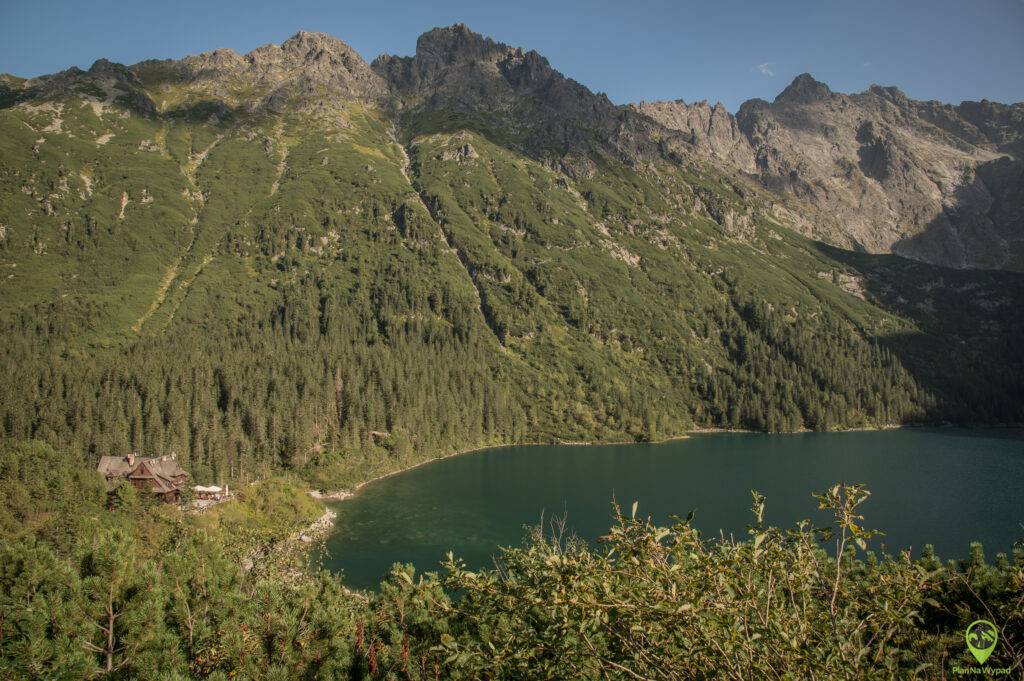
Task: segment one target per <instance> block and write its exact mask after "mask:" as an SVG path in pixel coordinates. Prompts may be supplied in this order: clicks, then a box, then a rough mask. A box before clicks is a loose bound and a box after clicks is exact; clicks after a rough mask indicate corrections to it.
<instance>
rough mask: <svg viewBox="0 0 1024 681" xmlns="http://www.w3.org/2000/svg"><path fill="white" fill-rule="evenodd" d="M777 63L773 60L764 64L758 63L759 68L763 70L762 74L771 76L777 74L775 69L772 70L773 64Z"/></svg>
mask: <svg viewBox="0 0 1024 681" xmlns="http://www.w3.org/2000/svg"><path fill="white" fill-rule="evenodd" d="M774 65H775V62H773V61H766V62H765V63H763V64H758V65H757V70H758V71H760V72H761V75H763V76H768V77H769V78H771V77H773V76H774V75H775V71H773V70H772V66H774Z"/></svg>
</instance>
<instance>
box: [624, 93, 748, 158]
mask: <svg viewBox="0 0 1024 681" xmlns="http://www.w3.org/2000/svg"><path fill="white" fill-rule="evenodd" d="M630 107H632V108H633V109H635V110H636V111H639V112H640V113H643V114H645V115H647V116H650V117H651V118H653V119H654V120H655V121H657V122H658V123H660V124H661V125H663V126H665V127H666V128H668V129H670V130H678V131H679V132H682V133H684V134H686V135H687V137H688V141H689V143H690V144H692V145H693V148H694V151H695V152H696V153H697V154H698V155H699V156H701V157H702V158H705V159H707V160H709V161H712V162H724V163H726V164H728V165H730V166H732V167H734V168H737V169H739V170H742V171H744V172H748V173H754V172H756V171H757V166H756V165H755V164H754V150H753V149H752V148H751V146H750V142H749V141H748V140H747V138H746V137H745V136H744V135H743V133H742V132H741V131H740V128H739V126H738V125H737V124H736V119H735V118H734V117H733V116H732V114H730V113H729V111H728V110H727V109H726V108H725V105H723V104H722V103H721V102H718V103H716V104H715V105H714V106H711V105H709V104H708V102H707V101H701V102H696V103H693V104H687V103H686V102H684V101H683V100H681V99H677V100H674V101H669V102H640V103H639V104H631V105H630Z"/></svg>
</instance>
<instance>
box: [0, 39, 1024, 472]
mask: <svg viewBox="0 0 1024 681" xmlns="http://www.w3.org/2000/svg"><path fill="white" fill-rule="evenodd" d="M445 30H447V31H448V33H447V34H445V33H443V31H442V34H440V36H438V35H436V32H432V33H431V34H428V36H429V39H428V36H425V37H424V38H423V39H421V43H423V44H421V51H420V52H419V53H418V54H417V56H416V57H415V58H410V59H408V60H406V61H403V60H396V59H395V58H389V59H384V60H378V62H376V63H375V65H374V69H375V70H371V69H370V68H369V67H368V66H367V65H366V64H365V63H363V62H362V61H361V60H359V58H358V55H355V53H354V52H352V51H351V49H350V48H348V47H347V46H345V45H344V44H343V43H340V42H338V41H335V40H333V39H328V38H326V37H324V36H318V35H316V34H300V35H299V36H296V37H295V38H293V39H291V40H289V41H288V42H287V43H285V44H283V45H282V46H281V47H280V48H278V47H274V46H269V47H267V48H260V49H259V50H256V51H254V52H253V53H251V54H250V55H245V56H244V57H241V56H238V55H234V54H233V53H226V52H225V51H218V52H215V53H210V54H207V55H201V56H200V57H193V58H188V59H186V60H182V61H181V62H144V63H143V64H140V65H137V66H135V67H132V68H131V69H125V68H124V67H119V66H116V65H110V64H107V63H98V64H97V65H96V66H94V67H93V69H91V70H90V71H89V72H81V71H70V72H65V73H64V74H59V75H58V76H54V77H50V78H48V79H41V80H37V81H26V82H21V81H14V80H5V81H4V85H3V87H4V90H3V96H2V97H0V102H2V108H0V225H2V226H3V229H2V231H0V324H2V327H3V338H4V340H5V342H4V344H3V345H4V347H3V350H2V366H3V371H4V378H5V380H4V381H3V387H2V388H0V390H2V395H0V417H2V421H0V423H2V431H3V434H4V435H7V436H10V437H16V438H30V437H36V438H42V439H46V440H49V441H51V442H53V443H54V444H57V445H59V446H61V447H64V448H66V449H68V450H71V451H77V452H80V453H81V455H82V456H83V457H84V458H87V459H91V458H92V457H94V456H96V455H98V454H101V453H104V454H105V453H110V452H122V451H126V450H129V449H135V450H138V451H144V452H153V453H162V452H167V451H175V452H177V453H178V455H179V457H180V458H181V459H182V460H183V462H184V464H185V466H186V468H187V469H189V470H191V471H193V473H194V474H195V475H197V476H199V477H204V478H205V477H218V478H230V479H245V478H252V477H254V476H256V475H258V474H260V472H261V471H262V470H263V469H266V468H272V467H279V466H287V467H293V468H302V469H305V470H307V471H310V474H311V475H314V476H316V477H318V478H320V479H322V480H324V481H325V482H337V481H346V480H352V479H356V478H363V477H366V476H369V475H371V474H372V473H373V472H375V471H381V470H386V469H391V468H395V467H398V466H400V465H403V464H407V463H410V462H413V461H416V460H421V459H423V458H426V457H429V456H434V455H437V454H439V453H444V452H448V451H452V450H455V449H463V448H467V447H470V446H476V445H484V444H490V443H497V442H507V441H530V440H553V439H561V440H594V439H603V440H613V439H655V438H660V437H665V436H669V435H675V434H679V433H682V432H684V431H685V430H687V429H691V428H694V427H728V428H753V429H759V430H773V431H783V430H795V429H801V428H812V429H831V428H841V427H856V426H872V425H885V424H894V423H910V422H920V421H942V420H956V421H970V422H1020V421H1021V420H1024V399H1022V398H1024V395H1022V394H1021V393H1022V389H1021V387H1020V386H1021V385H1022V382H1021V380H1020V379H1021V377H1022V376H1024V371H1022V360H1021V357H1022V353H1021V349H1022V348H1021V345H1022V343H1021V339H1022V337H1024V333H1022V324H1024V322H1022V315H1021V312H1020V310H1021V309H1022V308H1021V304H1022V303H1024V277H1022V276H1021V275H1019V274H1013V273H1005V272H987V271H974V272H964V271H954V270H946V269H941V268H936V267H931V266H927V265H923V264H919V263H912V262H909V261H906V260H902V259H900V258H896V257H890V256H868V255H860V254H853V253H850V252H846V251H841V250H837V249H832V248H829V247H825V246H823V245H821V244H818V243H816V242H813V241H809V240H807V239H805V238H804V237H802V236H800V235H799V234H798V233H797V232H796V231H794V230H792V229H791V228H790V227H791V225H792V224H793V220H795V219H798V218H799V216H798V215H796V214H795V213H794V212H793V210H794V209H795V206H789V205H788V204H785V203H784V202H783V201H782V200H781V199H779V198H778V197H775V196H773V195H770V194H768V193H766V191H765V190H763V189H760V188H758V187H756V186H754V184H753V183H751V182H749V181H747V180H745V179H744V178H743V177H740V176H737V175H734V174H732V173H730V172H729V171H728V170H724V169H718V168H715V167H713V166H711V165H709V164H708V163H707V162H706V161H703V160H700V159H699V158H698V157H697V156H695V155H690V154H688V152H687V148H686V145H685V142H684V141H682V140H680V139H676V138H673V137H672V135H671V133H670V132H669V131H665V130H663V129H662V130H660V131H659V132H658V137H657V139H658V140H659V141H657V142H655V141H654V140H655V138H654V137H653V136H651V134H650V131H651V130H655V129H656V128H657V126H658V124H657V123H655V122H654V121H653V120H651V119H648V118H646V117H645V116H643V115H642V114H639V113H636V112H632V111H626V110H621V109H619V108H618V107H614V106H613V105H611V104H610V103H607V100H606V99H603V98H602V97H599V96H597V95H593V94H591V93H589V91H586V89H585V88H582V86H579V85H578V84H575V83H572V82H571V81H568V80H566V79H564V78H563V77H562V76H561V75H560V74H557V72H555V71H553V70H552V69H550V67H549V66H548V65H547V62H546V61H544V60H543V58H540V57H539V56H536V55H535V54H534V53H527V54H526V55H524V54H523V53H522V52H521V51H516V50H512V48H508V47H507V46H502V45H499V44H496V43H492V42H490V41H484V39H482V38H480V37H479V36H475V35H474V34H470V33H468V32H464V30H463V29H458V28H455V29H445ZM445 41H448V42H445ZM481 41H483V42H481ZM428 48H429V49H428ZM445 50H449V52H448V53H446V52H445ZM531 55H533V56H531ZM467 78H469V81H468V82H471V83H477V84H479V85H480V87H479V90H478V91H476V92H469V91H467V90H466V89H465V87H464V86H465V84H466V82H467V80H466V79H467Z"/></svg>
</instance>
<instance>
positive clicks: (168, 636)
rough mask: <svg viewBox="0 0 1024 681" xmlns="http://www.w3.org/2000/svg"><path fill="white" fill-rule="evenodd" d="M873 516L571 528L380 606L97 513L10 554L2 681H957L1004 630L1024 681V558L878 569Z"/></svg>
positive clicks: (843, 491) (1001, 649)
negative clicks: (976, 627)
mask: <svg viewBox="0 0 1024 681" xmlns="http://www.w3.org/2000/svg"><path fill="white" fill-rule="evenodd" d="M282 484H285V485H286V484H287V483H282ZM274 489H277V490H279V491H283V490H285V489H287V487H286V486H279V487H275V488H274ZM282 493H283V492H282ZM866 495H867V492H865V491H864V490H863V489H861V488H859V487H855V486H836V487H834V488H832V489H831V490H828V491H827V492H826V493H824V494H822V495H820V496H819V502H820V505H821V506H822V507H823V508H826V509H829V510H831V511H832V512H833V514H834V516H835V525H834V527H832V528H826V529H813V528H811V527H810V526H809V524H808V523H802V524H800V525H798V526H797V527H796V528H794V529H791V530H788V531H782V530H779V529H776V528H772V527H766V526H764V525H763V523H762V518H763V511H764V500H763V498H761V497H760V496H758V495H756V494H755V496H754V509H753V510H754V516H753V524H752V526H751V527H750V535H749V537H748V539H747V540H746V541H742V542H739V541H732V540H725V541H723V540H714V541H710V542H709V541H705V540H703V539H702V538H701V537H700V536H699V534H698V532H697V531H696V530H695V529H694V528H693V527H692V526H691V525H690V523H689V520H679V521H678V522H677V523H676V524H675V525H673V526H671V527H659V526H657V525H655V524H653V523H651V522H650V521H649V520H646V519H644V518H642V517H640V516H638V515H637V509H636V507H635V506H634V507H633V509H632V510H631V511H630V512H629V513H621V512H619V511H618V510H617V511H616V518H615V525H614V526H613V527H612V529H611V530H610V532H609V534H608V535H607V536H606V537H605V538H604V539H603V540H602V541H601V543H600V544H599V545H598V546H596V547H588V546H586V545H585V544H583V543H582V542H580V541H578V540H575V539H573V538H571V537H567V536H566V535H565V532H564V526H560V525H559V524H558V523H555V524H552V525H551V527H550V528H548V531H542V529H541V528H537V529H536V530H534V531H533V532H532V533H531V534H530V536H529V537H528V539H527V541H526V542H525V543H524V545H523V546H522V547H518V548H511V549H506V550H504V551H502V553H501V555H500V558H499V559H498V560H497V561H496V566H495V568H494V569H489V570H481V571H477V572H474V571H470V570H467V569H466V567H465V566H464V565H463V564H462V563H461V562H460V561H459V560H457V559H455V558H453V557H452V556H449V557H448V558H447V559H446V561H445V562H444V564H443V568H444V569H443V571H442V573H440V574H428V575H426V576H416V575H414V573H413V570H412V568H410V567H401V566H396V568H395V569H394V571H393V572H392V574H391V576H390V577H389V578H388V580H387V581H386V582H385V583H384V584H382V587H381V592H380V593H379V594H375V595H372V596H370V597H368V598H367V597H365V596H361V595H358V594H352V593H350V592H347V591H346V590H345V589H344V587H343V585H342V580H341V579H340V578H339V577H338V576H336V575H332V574H329V573H324V572H319V573H316V574H311V573H310V572H308V571H302V570H300V569H298V566H299V565H300V563H302V562H303V561H304V557H303V556H302V555H301V554H296V555H294V556H291V558H292V560H274V561H269V562H268V563H267V564H266V565H265V566H263V568H262V569H259V570H251V571H246V570H244V569H243V568H242V567H241V566H240V565H239V561H238V560H237V559H236V558H234V557H233V556H236V555H237V552H238V550H239V547H238V546H237V545H236V544H230V545H228V544H225V541H226V540H225V538H224V537H222V536H221V535H222V533H221V532H208V531H207V530H206V529H203V528H200V527H196V526H195V524H193V523H189V522H185V521H184V520H182V519H180V518H176V517H174V516H173V514H171V515H170V517H169V516H168V514H167V512H166V509H162V508H156V509H149V510H148V511H143V512H141V514H140V516H139V517H138V518H136V519H134V520H133V519H132V518H131V517H129V516H128V515H127V514H125V513H122V512H119V511H113V512H105V511H104V512H99V511H96V513H97V515H96V519H95V521H94V522H90V523H89V524H87V525H85V526H83V529H82V531H81V532H79V533H78V534H76V535H75V540H74V541H73V542H72V544H71V545H65V546H60V547H56V546H53V545H52V544H51V543H50V542H51V541H52V539H51V537H53V536H55V535H53V534H52V533H50V532H44V533H39V534H38V535H34V534H32V533H22V534H20V535H18V536H17V537H15V536H13V535H11V536H8V537H7V538H5V541H4V543H3V544H2V545H0V679H51V678H62V679H64V678H66V679H77V678H105V679H184V678H209V679H229V678H230V679H282V680H284V679H294V678H307V679H338V678H356V679H358V678H364V679H709V678H714V679H718V678H721V679H811V678H813V679H862V678H880V679H893V678H899V679H902V678H925V679H932V678H949V677H950V676H951V670H952V669H953V667H954V666H961V667H968V666H973V665H974V660H973V659H972V658H971V657H970V656H969V654H968V651H967V649H966V647H965V646H964V638H963V636H964V630H965V628H966V626H967V625H968V624H969V623H970V622H971V621H973V620H975V619H979V618H985V619H989V620H991V621H993V622H995V623H996V624H997V626H998V627H999V643H998V645H997V647H996V650H995V652H994V654H993V655H992V657H991V658H989V660H988V662H987V663H986V667H989V668H1003V669H1009V675H1008V676H1007V677H1006V678H1020V677H1021V673H1022V669H1024V640H1022V636H1021V632H1022V630H1024V629H1022V625H1024V600H1022V599H1024V551H1021V550H1017V551H1015V553H1014V555H1013V556H1012V560H1011V558H1009V557H1007V556H1003V555H1001V556H999V557H998V558H997V559H996V561H995V564H989V563H988V562H987V561H986V560H985V557H984V555H983V553H982V551H981V547H980V546H974V547H972V553H971V557H970V558H969V559H968V560H966V561H962V562H958V563H950V564H948V565H943V564H942V563H940V562H939V561H938V560H937V559H936V558H935V556H934V555H932V553H931V552H930V551H926V552H925V553H924V555H923V556H922V557H921V558H919V559H917V560H912V559H911V558H910V556H909V555H908V554H901V555H898V556H875V555H874V554H872V553H870V552H866V551H865V547H867V543H866V542H867V541H868V540H869V539H870V538H871V536H872V534H873V533H872V532H870V531H868V530H865V529H864V528H863V527H862V526H861V518H860V517H859V515H858V514H857V506H858V505H859V504H860V502H861V501H863V499H864V498H865V497H866ZM295 503H296V504H298V503H299V502H297V501H296V502H295ZM300 505H301V504H300ZM296 508H298V506H296ZM288 515H289V517H290V516H291V515H294V516H295V519H298V518H300V517H301V518H305V517H306V516H307V515H308V514H307V513H305V512H301V513H293V512H292V511H289V513H288ZM154 528H158V529H154ZM159 528H164V529H159ZM279 529H280V531H281V532H285V531H291V528H289V527H285V526H284V525H282V527H281V528H279ZM172 530H173V531H172ZM56 536H61V537H63V536H64V535H56ZM62 541H63V540H62ZM823 546H828V547H829V548H830V551H825V550H824V549H823V548H822V547H823ZM58 549H59V550H58Z"/></svg>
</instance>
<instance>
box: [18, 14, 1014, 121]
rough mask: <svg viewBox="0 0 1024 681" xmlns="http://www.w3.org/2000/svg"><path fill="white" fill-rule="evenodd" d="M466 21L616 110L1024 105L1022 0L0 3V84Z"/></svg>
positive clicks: (372, 50) (402, 33) (402, 47)
mask: <svg viewBox="0 0 1024 681" xmlns="http://www.w3.org/2000/svg"><path fill="white" fill-rule="evenodd" d="M460 21H461V22H463V23H466V24H468V25H469V27H470V28H472V29H473V30H475V31H477V32H480V33H483V34H485V35H489V36H491V37H494V38H496V39H498V40H501V41H502V42H506V43H510V44H512V45H517V46H521V47H525V48H532V49H535V50H537V51H538V52H540V53H541V54H543V55H545V56H546V57H548V59H550V61H551V63H552V65H554V67H555V68H557V69H558V70H560V71H562V72H563V73H565V74H566V75H568V76H570V77H572V78H575V79H576V80H578V81H580V82H582V83H583V84H584V85H587V86H588V87H590V88H591V89H593V90H595V91H599V92H605V93H607V94H608V96H609V97H610V98H611V99H612V101H614V102H617V103H625V102H631V101H637V100H641V99H646V100H653V99H675V98H682V99H685V100H687V101H693V100H699V99H709V100H711V101H716V100H721V101H722V102H724V103H725V104H726V106H728V107H729V109H730V110H733V111H735V109H736V108H737V107H738V106H739V104H740V103H741V102H743V101H744V100H745V99H748V98H751V97H763V98H765V99H771V98H773V97H774V96H775V95H776V94H777V93H778V92H779V91H780V90H781V89H782V88H783V87H785V85H786V84H787V83H788V82H789V81H790V80H792V78H793V77H794V76H795V75H797V74H799V73H802V72H804V71H809V72H811V73H812V74H813V75H814V76H815V77H816V78H818V79H819V80H822V81H825V82H826V83H828V84H829V85H830V86H831V87H832V88H833V89H834V90H838V91H842V92H853V91H860V90H862V89H864V88H865V87H867V86H868V85H870V84H871V83H880V84H883V85H896V86H898V87H900V88H901V89H903V90H904V91H905V92H907V93H908V94H909V95H910V96H912V97H915V98H918V99H938V100H942V101H947V102H954V103H957V102H960V101H962V100H964V99H982V98H988V99H994V100H997V101H1003V102H1018V101H1022V100H1024V0H885V1H880V0H842V1H838V0H799V1H788V2H770V1H768V0H751V1H742V2H741V1H729V0H726V1H725V2H714V1H713V0H700V1H699V2H690V1H687V0H675V1H671V0H664V1H662V0H627V1H625V2H623V1H622V0H619V1H618V2H609V1H607V0H589V1H588V0H575V1H571V2H568V1H567V2H559V1H558V0H544V1H541V2H538V1H536V0H515V1H513V2H502V3H500V5H499V4H497V3H491V2H487V0H447V1H437V2H432V1H430V0H417V1H415V2H412V1H407V0H393V1H391V2H379V1H378V2H374V0H361V1H360V2H348V1H346V0H333V1H314V0H277V1H276V2H258V1H257V0H250V1H248V2H243V1H241V0H204V1H199V0H164V1H163V2H158V3H157V2H147V1H145V0H133V1H131V2H112V1H110V0H95V1H89V0H0V72H8V73H14V74H17V75H20V76H35V75H40V74H44V73H51V72H54V71H58V70H61V69H63V68H66V67H68V66H70V65H77V66H80V67H83V68H87V67H88V66H89V65H90V64H91V63H92V62H93V61H94V60H95V59H97V58H99V57H106V58H108V59H111V60H113V61H119V62H123V63H126V64H131V63H134V62H137V61H140V60H142V59H145V58H148V57H159V58H166V57H181V56H184V55H186V54H195V53H198V52H202V51H207V50H211V49H214V48H216V47H230V48H233V49H235V50H237V51H239V52H247V51H249V50H251V49H252V48H254V47H257V46H259V45H262V44H266V43H270V42H274V43H280V42H282V41H284V40H285V39H287V38H288V37H289V36H290V35H292V34H294V33H295V32H296V31H297V30H300V29H303V30H311V31H323V32H326V33H330V34H332V35H335V36H337V37H338V38H341V39H342V40H344V41H345V42H347V43H349V44H350V45H352V46H353V47H354V48H355V49H356V50H357V51H358V52H359V53H360V54H361V55H362V56H363V57H364V58H365V59H366V60H367V61H371V60H372V59H373V58H374V57H375V56H377V55H378V54H380V53H382V52H387V53H391V54H402V55H405V54H412V52H413V51H414V49H415V45H416V37H417V36H418V35H419V34H420V33H423V32H424V31H426V30H428V29H430V28H432V27H434V26H446V25H448V24H452V23H456V22H460Z"/></svg>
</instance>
